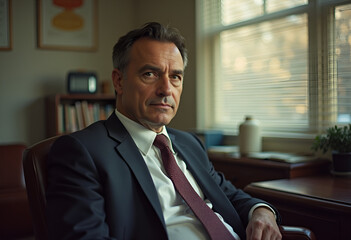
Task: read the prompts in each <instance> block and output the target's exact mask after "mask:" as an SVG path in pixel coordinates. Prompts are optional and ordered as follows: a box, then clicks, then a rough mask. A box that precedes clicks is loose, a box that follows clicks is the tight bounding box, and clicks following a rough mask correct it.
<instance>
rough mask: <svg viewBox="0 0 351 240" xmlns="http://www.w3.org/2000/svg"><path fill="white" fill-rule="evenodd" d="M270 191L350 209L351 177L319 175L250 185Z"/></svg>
mask: <svg viewBox="0 0 351 240" xmlns="http://www.w3.org/2000/svg"><path fill="white" fill-rule="evenodd" d="M251 185H252V186H254V187H261V188H266V189H270V190H275V191H280V192H286V193H291V194H297V195H302V196H306V197H310V198H315V199H320V200H326V201H330V202H334V203H339V204H345V205H350V207H351V177H345V178H344V177H334V176H331V175H321V176H312V177H302V178H294V179H281V180H273V181H265V182H257V183H252V184H251Z"/></svg>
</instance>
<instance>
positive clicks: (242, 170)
mask: <svg viewBox="0 0 351 240" xmlns="http://www.w3.org/2000/svg"><path fill="white" fill-rule="evenodd" d="M209 158H210V160H211V161H212V163H213V165H214V167H215V169H216V170H217V171H219V172H222V173H224V175H225V176H226V178H227V179H228V180H230V181H231V182H232V183H233V184H234V185H235V186H236V187H238V188H244V187H245V186H246V185H248V184H250V183H252V182H258V181H265V180H274V179H283V178H296V177H302V176H311V175H316V174H320V173H327V172H328V171H329V166H330V161H328V160H327V159H320V160H315V161H309V162H303V163H285V162H278V161H270V160H263V159H253V158H245V157H233V156H228V155H223V154H209Z"/></svg>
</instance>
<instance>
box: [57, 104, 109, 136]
mask: <svg viewBox="0 0 351 240" xmlns="http://www.w3.org/2000/svg"><path fill="white" fill-rule="evenodd" d="M114 108H115V107H114V106H113V105H112V104H106V103H105V104H101V103H97V102H94V103H89V102H88V101H76V102H74V104H71V103H70V104H68V103H67V104H63V103H62V104H59V105H58V130H59V134H62V133H70V132H75V131H78V130H81V129H83V128H85V127H87V126H89V125H90V124H92V123H94V122H96V121H99V120H105V119H106V118H107V117H108V116H109V115H110V114H111V113H112V112H113V110H114Z"/></svg>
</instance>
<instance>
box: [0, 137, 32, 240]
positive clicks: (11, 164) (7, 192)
mask: <svg viewBox="0 0 351 240" xmlns="http://www.w3.org/2000/svg"><path fill="white" fill-rule="evenodd" d="M25 149H26V145H24V144H21V143H11V144H1V145H0V239H15V238H26V237H29V236H33V227H32V219H31V214H30V210H29V205H28V200H27V193H26V188H25V184H24V177H23V167H22V155H23V152H24V150H25Z"/></svg>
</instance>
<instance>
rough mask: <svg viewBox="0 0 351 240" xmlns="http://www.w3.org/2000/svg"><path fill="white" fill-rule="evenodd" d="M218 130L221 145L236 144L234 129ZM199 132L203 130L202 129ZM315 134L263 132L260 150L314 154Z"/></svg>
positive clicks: (237, 141)
mask: <svg viewBox="0 0 351 240" xmlns="http://www.w3.org/2000/svg"><path fill="white" fill-rule="evenodd" d="M217 130H218V129H217ZM210 131H212V130H210ZM220 131H221V132H222V133H223V145H228V146H237V145H238V143H239V138H238V135H237V134H236V133H233V132H234V130H233V131H230V130H220ZM199 132H204V130H202V131H199ZM315 136H316V135H314V134H301V133H289V134H287V133H264V134H263V137H262V151H275V152H286V153H299V154H314V151H313V150H312V149H311V146H312V144H313V141H314V138H315Z"/></svg>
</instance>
